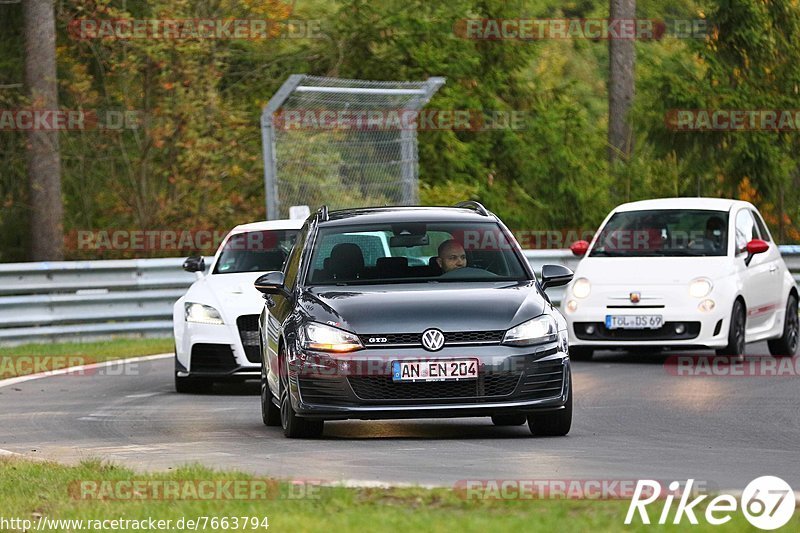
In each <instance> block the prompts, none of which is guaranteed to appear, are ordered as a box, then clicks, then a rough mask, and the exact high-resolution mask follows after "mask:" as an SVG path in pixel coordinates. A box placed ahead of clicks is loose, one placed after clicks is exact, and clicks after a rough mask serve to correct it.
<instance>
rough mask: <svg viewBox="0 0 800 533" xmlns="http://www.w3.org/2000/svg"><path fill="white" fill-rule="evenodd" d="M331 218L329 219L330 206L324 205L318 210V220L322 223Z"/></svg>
mask: <svg viewBox="0 0 800 533" xmlns="http://www.w3.org/2000/svg"><path fill="white" fill-rule="evenodd" d="M329 218H330V217H328V206H327V205H323V206H322V207H320V208H319V209H317V219H318V220H319V221H320V222H325V221H326V220H328V219H329Z"/></svg>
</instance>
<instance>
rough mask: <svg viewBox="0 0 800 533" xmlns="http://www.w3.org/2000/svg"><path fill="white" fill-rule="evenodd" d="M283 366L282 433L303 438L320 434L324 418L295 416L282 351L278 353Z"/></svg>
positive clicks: (291, 437)
mask: <svg viewBox="0 0 800 533" xmlns="http://www.w3.org/2000/svg"><path fill="white" fill-rule="evenodd" d="M278 359H279V360H280V361H281V366H282V367H283V368H282V370H281V373H280V376H281V391H280V393H281V407H280V417H281V426H283V434H284V436H286V437H287V438H290V439H304V438H314V437H319V436H320V435H322V431H323V429H324V426H325V421H324V420H308V419H305V418H302V417H299V416H297V413H295V411H294V407H292V401H291V398H290V396H289V369H288V368H287V366H288V365H287V364H286V363H285V358H284V353H283V351H282V350H281V353H280V354H279V355H278Z"/></svg>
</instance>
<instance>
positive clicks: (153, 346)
mask: <svg viewBox="0 0 800 533" xmlns="http://www.w3.org/2000/svg"><path fill="white" fill-rule="evenodd" d="M173 345H174V341H173V339H172V338H163V339H137V338H115V339H112V340H109V341H97V342H64V343H52V344H23V345H20V346H5V347H0V379H5V378H10V377H14V376H20V375H25V374H32V373H35V372H41V371H44V370H57V369H59V368H64V367H67V366H76V365H84V364H91V363H99V362H102V361H109V360H112V359H124V358H128V357H136V356H139V355H153V354H158V353H167V352H172V350H173Z"/></svg>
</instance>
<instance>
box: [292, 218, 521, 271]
mask: <svg viewBox="0 0 800 533" xmlns="http://www.w3.org/2000/svg"><path fill="white" fill-rule="evenodd" d="M512 239H513V237H512V236H511V235H510V234H507V233H506V232H505V231H503V229H502V228H501V227H499V226H498V225H496V224H489V223H480V224H464V223H446V222H435V223H433V222H431V223H425V222H413V223H408V222H404V223H397V224H375V225H370V226H364V225H359V226H353V227H342V226H337V227H330V228H321V229H320V231H319V234H318V235H317V239H316V243H315V246H314V253H313V256H312V259H311V266H310V269H309V272H308V284H309V285H329V284H336V285H342V284H347V285H355V284H370V283H373V284H374V283H384V282H390V283H395V282H400V283H402V282H407V283H413V282H431V281H437V282H447V281H462V282H463V281H512V280H513V281H521V280H526V279H528V274H527V272H526V270H525V268H524V267H523V265H522V264H521V261H520V259H519V257H518V256H517V254H516V253H515V251H514V245H512V243H513V242H514V241H513V240H512Z"/></svg>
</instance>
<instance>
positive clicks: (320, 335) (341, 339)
mask: <svg viewBox="0 0 800 533" xmlns="http://www.w3.org/2000/svg"><path fill="white" fill-rule="evenodd" d="M300 332H301V335H300V343H301V346H302V347H303V348H304V349H306V350H315V351H319V352H338V353H342V352H354V351H356V350H361V349H363V348H364V345H363V344H361V341H360V340H359V338H358V336H357V335H355V334H354V333H350V332H349V331H345V330H343V329H339V328H334V327H331V326H326V325H325V324H319V323H317V322H309V323H308V324H306V325H305V326H303V327H302V328H301V329H300Z"/></svg>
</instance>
